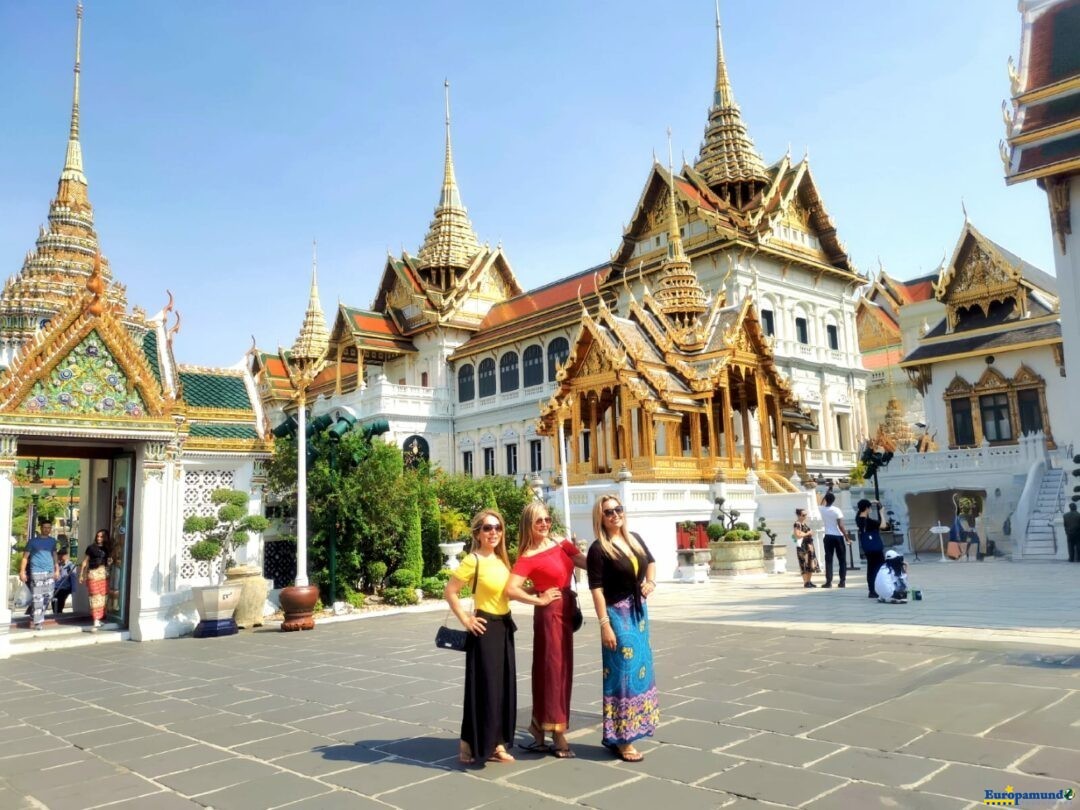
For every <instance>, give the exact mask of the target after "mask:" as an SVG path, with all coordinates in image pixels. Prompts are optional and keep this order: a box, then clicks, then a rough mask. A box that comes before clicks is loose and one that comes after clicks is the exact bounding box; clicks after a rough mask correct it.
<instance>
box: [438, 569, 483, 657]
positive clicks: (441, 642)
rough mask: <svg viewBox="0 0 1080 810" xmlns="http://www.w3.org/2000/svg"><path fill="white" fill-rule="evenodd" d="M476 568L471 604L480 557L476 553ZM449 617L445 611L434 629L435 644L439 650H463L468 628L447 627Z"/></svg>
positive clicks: (474, 601) (474, 598) (474, 593)
mask: <svg viewBox="0 0 1080 810" xmlns="http://www.w3.org/2000/svg"><path fill="white" fill-rule="evenodd" d="M473 556H474V557H476V568H475V569H474V570H473V581H472V592H473V597H472V598H473V604H474V605H475V603H476V582H477V576H478V575H479V574H480V557H479V556H477V555H476V554H474V555H473ZM449 618H450V611H449V610H447V611H446V615H445V616H443V623H442V625H441V626H440V627H439V629H438V630H436V631H435V646H436V647H438V648H439V649H440V650H456V651H457V652H465V642H467V641H468V640H469V631H468V630H457V629H456V628H453V627H447V626H446V621H447V619H449Z"/></svg>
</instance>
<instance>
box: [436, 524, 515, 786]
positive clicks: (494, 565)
mask: <svg viewBox="0 0 1080 810" xmlns="http://www.w3.org/2000/svg"><path fill="white" fill-rule="evenodd" d="M504 526H505V523H504V521H503V518H502V515H500V514H499V513H498V512H497V511H496V510H494V509H484V510H482V511H480V512H478V513H477V514H476V516H475V517H474V518H473V519H472V537H473V539H472V548H471V549H470V551H469V554H468V555H467V556H466V557H465V559H464V560H462V561H461V565H459V566H458V567H457V570H455V571H454V575H453V576H452V577H450V581H449V582H447V583H446V591H445V592H444V594H443V596H445V597H446V601H447V602H448V603H449V604H450V609H451V610H452V611H454V615H455V616H457V617H458V621H460V622H461V624H462V625H464V627H465V629H466V630H468V631H469V633H470V634H471V635H470V636H469V639H468V641H467V642H466V644H465V708H464V711H463V713H462V718H461V744H460V749H459V752H458V759H460V760H461V762H462V763H463V764H465V765H471V764H473V763H474V762H485V761H487V762H513V761H514V757H513V756H511V755H510V753H509V752H508V751H507V750H506V749H507V748H508V747H510V746H512V745H513V744H514V725H515V722H516V720H517V668H516V666H515V661H514V631H515V630H517V627H516V626H515V625H514V620H513V619H511V618H510V602H509V600H508V599H507V596H506V582H507V580H508V579H510V559H509V557H507V554H506V541H505V538H504V533H503V528H504ZM474 575H475V576H476V593H475V594H474V597H473V599H474V602H475V606H476V607H475V610H474V611H473V613H471V614H470V613H467V612H466V611H465V609H464V608H463V607H462V605H461V599H460V598H459V597H460V594H461V589H462V588H463V587H464V586H466V585H468V586H470V587H471V586H472V582H473V576H474Z"/></svg>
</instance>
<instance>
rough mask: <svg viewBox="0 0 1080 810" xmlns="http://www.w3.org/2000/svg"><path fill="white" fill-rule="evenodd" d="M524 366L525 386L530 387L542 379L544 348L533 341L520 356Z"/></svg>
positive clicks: (538, 383)
mask: <svg viewBox="0 0 1080 810" xmlns="http://www.w3.org/2000/svg"><path fill="white" fill-rule="evenodd" d="M521 361H522V365H523V366H524V367H525V387H526V388H531V387H532V386H534V385H540V384H541V383H542V382H543V381H544V350H543V349H542V348H540V347H539V346H538V345H536V344H535V343H534V344H533V345H532V346H530V347H529V348H527V349H526V350H525V353H524V354H523V355H522V356H521Z"/></svg>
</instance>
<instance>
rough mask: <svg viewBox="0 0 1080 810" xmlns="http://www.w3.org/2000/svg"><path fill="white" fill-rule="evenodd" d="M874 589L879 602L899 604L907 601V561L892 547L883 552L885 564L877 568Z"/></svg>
mask: <svg viewBox="0 0 1080 810" xmlns="http://www.w3.org/2000/svg"><path fill="white" fill-rule="evenodd" d="M874 591H875V592H876V593H877V595H878V601H879V602H891V603H892V604H894V605H899V604H903V603H904V602H906V601H907V595H908V581H907V563H905V562H904V555H903V554H900V553H899V552H898V551H895V550H894V549H889V550H888V551H886V552H885V564H884V565H882V566H881V568H879V569H878V573H877V578H876V579H875V580H874Z"/></svg>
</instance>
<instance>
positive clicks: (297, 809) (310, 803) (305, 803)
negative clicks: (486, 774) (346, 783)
mask: <svg viewBox="0 0 1080 810" xmlns="http://www.w3.org/2000/svg"><path fill="white" fill-rule="evenodd" d="M201 806H202V805H200V807H201ZM285 806H286V807H287V808H288V810H387V808H388V807H389V805H387V804H384V803H383V802H380V801H376V800H375V799H369V798H368V797H367V796H361V795H359V794H357V793H353V792H352V791H349V790H334V791H333V792H331V793H323V794H320V795H319V796H315V797H313V798H310V799H301V800H300V801H298V802H293V803H292V804H288V805H285ZM515 810H516V805H515Z"/></svg>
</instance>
